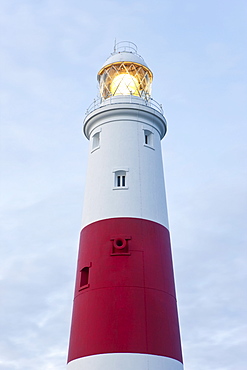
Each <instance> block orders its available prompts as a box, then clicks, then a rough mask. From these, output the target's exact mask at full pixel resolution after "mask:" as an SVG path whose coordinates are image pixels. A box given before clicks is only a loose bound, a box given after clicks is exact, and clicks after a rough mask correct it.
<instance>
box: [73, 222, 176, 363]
mask: <svg viewBox="0 0 247 370" xmlns="http://www.w3.org/2000/svg"><path fill="white" fill-rule="evenodd" d="M88 267H89V268H88ZM82 269H84V270H83V272H81V270H82ZM85 271H86V272H87V271H88V281H86V284H85V276H84V275H83V278H82V277H81V274H82V273H83V274H84V273H85ZM82 282H83V284H85V285H83V286H80V284H81V283H82ZM117 352H128V353H147V354H154V355H162V356H167V357H171V358H174V359H176V360H178V361H181V362H182V354H181V345H180V336H179V324H178V316H177V307H176V299H175V288H174V278H173V269H172V257H171V248H170V239H169V231H168V230H167V229H166V228H165V227H164V226H162V225H160V224H157V223H155V222H152V221H147V220H142V219H134V218H114V219H107V220H102V221H98V222H95V223H93V224H90V225H88V226H87V227H85V228H84V229H83V230H82V233H81V240H80V250H79V259H78V269H77V277H76V287H75V300H74V309H73V318H72V327H71V337H70V347H69V357H68V361H72V360H74V359H76V358H80V357H83V356H88V355H93V354H100V353H117Z"/></svg>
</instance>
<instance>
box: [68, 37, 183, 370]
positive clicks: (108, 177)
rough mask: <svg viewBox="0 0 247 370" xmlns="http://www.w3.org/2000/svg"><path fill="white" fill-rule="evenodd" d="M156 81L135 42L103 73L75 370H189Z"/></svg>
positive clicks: (72, 353) (90, 129)
mask: <svg viewBox="0 0 247 370" xmlns="http://www.w3.org/2000/svg"><path fill="white" fill-rule="evenodd" d="M152 77H153V74H152V72H151V70H150V69H149V68H148V67H147V65H146V63H145V62H144V60H143V58H142V57H141V56H140V55H138V54H137V48H136V46H135V45H134V44H133V43H130V42H122V43H118V44H117V45H116V47H115V49H114V52H113V53H112V54H111V56H110V57H109V58H108V59H107V60H106V62H105V64H104V65H103V67H102V68H101V69H100V71H99V73H98V82H99V88H100V95H101V97H100V99H99V101H96V102H95V103H94V104H93V105H92V106H91V107H90V108H89V110H88V112H87V115H86V118H85V120H84V124H83V131H84V134H85V136H86V137H87V138H88V139H89V141H90V150H89V160H88V172H87V181H86V190H85V199H84V206H83V225H82V231H81V238H80V247H79V256H78V266H77V274H76V283H75V298H74V307H73V316H72V325H71V335H70V345H69V355H68V369H69V370H111V369H112V370H182V369H183V364H182V353H181V343H180V335H179V323H178V314H177V302H176V295H175V286H174V276H173V267H172V256H171V247H170V237H169V226H168V219H167V207H166V197H165V185H164V175H163V165H162V155H161V144H160V141H161V139H162V138H163V137H164V135H165V133H166V120H165V118H164V116H163V113H162V108H161V106H160V105H159V104H157V103H156V102H155V101H154V100H153V99H151V96H150V94H151V83H152Z"/></svg>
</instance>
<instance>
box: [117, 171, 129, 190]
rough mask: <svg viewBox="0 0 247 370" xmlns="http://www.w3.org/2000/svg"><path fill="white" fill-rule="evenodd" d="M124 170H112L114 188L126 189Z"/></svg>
mask: <svg viewBox="0 0 247 370" xmlns="http://www.w3.org/2000/svg"><path fill="white" fill-rule="evenodd" d="M126 180H127V179H126V171H114V189H119V188H120V189H123V188H125V189H127V181H126Z"/></svg>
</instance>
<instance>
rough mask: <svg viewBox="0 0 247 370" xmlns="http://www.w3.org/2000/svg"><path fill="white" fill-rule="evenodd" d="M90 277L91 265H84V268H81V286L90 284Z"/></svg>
mask: <svg viewBox="0 0 247 370" xmlns="http://www.w3.org/2000/svg"><path fill="white" fill-rule="evenodd" d="M88 277H89V267H84V268H83V269H81V277H80V288H83V287H85V286H87V285H88Z"/></svg>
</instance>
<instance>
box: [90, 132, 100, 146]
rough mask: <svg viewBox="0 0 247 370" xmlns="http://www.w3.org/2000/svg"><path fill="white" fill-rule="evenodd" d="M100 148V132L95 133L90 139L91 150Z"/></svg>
mask: <svg viewBox="0 0 247 370" xmlns="http://www.w3.org/2000/svg"><path fill="white" fill-rule="evenodd" d="M99 147H100V132H96V133H95V134H94V135H93V137H92V150H95V149H97V148H99Z"/></svg>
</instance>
